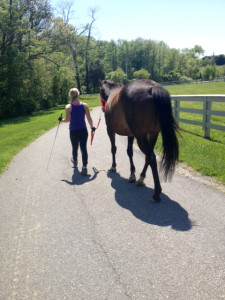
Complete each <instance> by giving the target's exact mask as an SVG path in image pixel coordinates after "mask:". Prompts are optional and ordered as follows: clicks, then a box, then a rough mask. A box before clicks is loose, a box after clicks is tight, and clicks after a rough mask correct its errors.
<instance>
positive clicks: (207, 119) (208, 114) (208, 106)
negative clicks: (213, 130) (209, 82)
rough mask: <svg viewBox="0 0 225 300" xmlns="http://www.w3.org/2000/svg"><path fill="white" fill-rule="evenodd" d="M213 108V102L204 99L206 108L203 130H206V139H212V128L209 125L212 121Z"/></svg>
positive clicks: (204, 110) (204, 108) (206, 98)
mask: <svg viewBox="0 0 225 300" xmlns="http://www.w3.org/2000/svg"><path fill="white" fill-rule="evenodd" d="M211 107H212V102H211V101H210V99H208V97H205V98H204V107H203V130H204V137H205V138H210V127H209V126H208V127H207V125H210V120H211Z"/></svg>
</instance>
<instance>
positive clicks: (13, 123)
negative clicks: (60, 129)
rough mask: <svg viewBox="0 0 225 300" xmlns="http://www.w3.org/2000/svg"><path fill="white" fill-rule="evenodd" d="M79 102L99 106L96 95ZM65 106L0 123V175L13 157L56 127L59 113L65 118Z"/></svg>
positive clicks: (87, 96)
mask: <svg viewBox="0 0 225 300" xmlns="http://www.w3.org/2000/svg"><path fill="white" fill-rule="evenodd" d="M81 101H83V102H86V103H88V105H89V107H90V108H91V107H94V106H98V105H99V104H100V101H99V96H98V95H96V94H95V95H86V96H85V95H84V96H83V95H82V96H81ZM64 108H65V105H58V106H57V107H55V108H52V109H49V110H46V111H41V112H38V113H34V114H32V115H30V116H23V117H17V118H11V119H6V120H2V121H0V149H1V151H0V174H1V173H2V172H3V171H4V170H5V169H6V167H7V165H8V164H9V163H10V161H11V160H12V158H13V156H14V155H16V154H17V153H18V152H19V151H21V150H22V149H23V148H24V147H26V146H27V145H29V144H30V143H31V142H33V141H34V140H35V139H37V138H38V137H39V136H41V135H42V134H44V133H45V132H46V131H48V130H49V129H51V128H53V127H55V126H57V125H58V117H59V116H60V114H61V113H63V115H64V116H65V110H64Z"/></svg>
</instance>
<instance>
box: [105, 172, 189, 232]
mask: <svg viewBox="0 0 225 300" xmlns="http://www.w3.org/2000/svg"><path fill="white" fill-rule="evenodd" d="M107 176H108V177H109V178H110V179H111V180H112V181H111V186H112V188H113V189H114V190H115V199H116V201H117V203H118V204H119V205H120V206H121V207H123V208H125V209H128V210H129V211H130V212H131V213H132V214H133V215H134V216H135V217H136V218H138V219H140V220H141V221H143V222H146V223H149V224H153V225H158V226H171V228H172V229H174V230H177V231H188V230H190V229H191V228H192V226H193V224H192V221H191V220H190V219H189V217H188V213H187V211H186V210H185V209H184V208H182V207H181V206H180V204H178V203H177V202H175V201H173V200H171V199H170V198H169V197H167V196H166V195H165V194H161V201H160V202H159V203H158V204H154V203H151V202H150V199H151V197H152V195H153V192H154V191H153V189H151V188H148V187H146V186H143V187H137V186H136V185H135V184H132V183H128V181H127V179H125V178H123V177H121V176H120V174H118V173H113V172H108V173H107Z"/></svg>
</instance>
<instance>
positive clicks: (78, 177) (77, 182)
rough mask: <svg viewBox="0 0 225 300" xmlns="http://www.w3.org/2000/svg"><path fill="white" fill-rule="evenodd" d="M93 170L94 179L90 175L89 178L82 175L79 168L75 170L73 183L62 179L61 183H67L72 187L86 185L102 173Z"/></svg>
mask: <svg viewBox="0 0 225 300" xmlns="http://www.w3.org/2000/svg"><path fill="white" fill-rule="evenodd" d="M92 169H93V171H94V175H93V176H92V177H91V175H90V174H88V175H87V176H83V175H81V174H80V172H79V170H78V168H74V171H73V175H72V179H71V181H69V180H66V179H62V180H61V181H63V182H66V183H68V184H70V185H81V184H84V183H86V182H90V181H92V180H95V179H96V177H97V175H98V173H99V172H100V171H98V170H97V169H96V168H92Z"/></svg>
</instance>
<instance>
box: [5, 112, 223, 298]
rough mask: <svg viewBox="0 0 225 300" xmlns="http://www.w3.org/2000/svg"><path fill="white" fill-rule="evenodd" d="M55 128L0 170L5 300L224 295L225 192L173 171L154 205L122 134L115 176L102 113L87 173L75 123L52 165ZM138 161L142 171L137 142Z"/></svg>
mask: <svg viewBox="0 0 225 300" xmlns="http://www.w3.org/2000/svg"><path fill="white" fill-rule="evenodd" d="M99 111H100V108H97V109H95V110H94V111H93V112H92V116H93V119H94V120H95V123H97V121H98V117H99ZM55 132H56V128H54V129H52V130H50V131H49V132H47V133H46V134H44V135H43V136H41V137H40V138H39V139H37V140H36V141H35V142H34V143H32V144H31V145H30V146H29V147H27V148H25V149H24V150H23V151H22V152H20V153H19V154H18V155H16V157H15V158H14V159H13V161H12V163H11V164H10V165H9V168H8V170H7V171H6V172H5V173H4V174H3V175H2V176H1V177H0V191H1V196H0V264H1V269H0V270H1V279H0V299H1V300H6V299H10V300H15V299H16V300H17V299H19V300H20V299H34V300H37V299H38V300H50V299H51V300H62V299H70V300H76V299H78V300H80V299H90V300H95V299H96V300H103V299H104V300H106V299H107V300H125V299H137V300H139V299H150V300H154V299H156V300H159V299H163V300H164V299H171V300H174V299H182V300H185V299H188V300H190V299H204V300H205V299H209V300H213V299H215V300H216V299H225V194H223V193H221V192H218V191H215V190H214V189H212V188H210V187H207V186H206V185H204V184H202V183H199V181H196V180H194V179H191V178H187V177H186V176H183V175H180V174H178V173H176V174H175V175H174V177H173V180H172V182H170V183H165V182H162V188H163V194H162V201H161V203H160V204H153V203H151V202H150V201H149V200H150V198H151V195H152V193H153V190H152V188H153V180H152V176H151V172H150V170H149V171H148V173H147V178H146V186H145V187H136V186H135V185H134V184H130V183H128V182H127V178H128V176H129V160H128V157H127V155H126V138H125V137H117V147H118V150H117V153H118V154H117V162H118V173H108V171H107V170H108V168H109V167H110V166H111V152H110V143H109V139H108V137H107V134H106V129H105V123H104V117H103V118H102V121H101V123H100V127H99V129H98V130H97V131H96V134H95V138H94V142H93V145H92V146H90V141H89V142H88V143H89V145H88V152H89V166H88V171H89V174H90V175H89V176H87V177H82V176H81V175H80V174H79V172H78V170H77V169H73V167H72V163H71V162H70V158H71V145H70V141H69V135H68V124H61V125H60V127H59V131H58V136H57V139H56V143H55V147H54V150H53V153H52V157H51V161H50V164H49V168H48V171H47V170H46V166H47V163H48V159H49V154H50V151H51V147H52V143H53V140H54V136H55ZM79 159H80V157H79ZM134 161H135V165H136V168H137V174H139V173H140V171H141V169H142V167H143V163H144V157H143V155H142V154H141V153H140V152H139V150H138V149H136V150H135V153H134ZM80 167H81V164H79V170H80Z"/></svg>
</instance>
